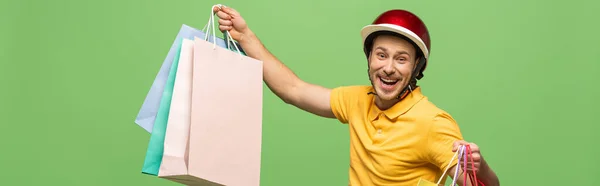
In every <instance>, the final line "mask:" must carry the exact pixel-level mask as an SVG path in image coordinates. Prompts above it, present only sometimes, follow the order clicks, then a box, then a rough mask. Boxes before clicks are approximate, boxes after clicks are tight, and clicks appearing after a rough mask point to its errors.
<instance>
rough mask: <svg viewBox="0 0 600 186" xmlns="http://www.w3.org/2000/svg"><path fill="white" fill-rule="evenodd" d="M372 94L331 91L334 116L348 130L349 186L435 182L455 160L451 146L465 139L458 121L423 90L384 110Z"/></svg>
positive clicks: (349, 89) (348, 89) (354, 90)
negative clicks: (438, 106)
mask: <svg viewBox="0 0 600 186" xmlns="http://www.w3.org/2000/svg"><path fill="white" fill-rule="evenodd" d="M371 91H373V88H372V87H371V86H345V87H338V88H335V89H333V90H332V92H331V108H332V111H333V113H334V114H335V116H336V117H337V119H338V120H339V121H340V122H342V123H345V124H348V126H349V131H350V169H349V185H352V186H368V185H407V186H416V185H417V183H418V181H419V179H426V180H429V181H431V182H433V183H435V182H437V181H438V179H439V178H440V176H441V174H442V172H443V171H444V170H445V169H446V167H447V166H448V164H449V162H450V160H451V159H452V156H453V155H454V152H452V145H453V143H454V142H455V141H456V140H462V139H463V137H462V134H461V132H460V129H459V127H458V125H457V124H456V121H454V119H453V118H452V117H451V116H450V115H449V114H448V113H446V112H445V111H444V110H442V109H440V108H437V107H436V106H435V105H434V104H433V103H431V102H429V101H428V99H427V97H426V96H424V95H423V94H422V93H421V88H416V89H414V90H413V91H412V93H410V94H409V95H407V96H406V98H404V99H403V100H402V101H401V102H399V103H397V104H396V105H394V106H393V107H392V108H389V109H387V110H384V111H382V110H380V109H378V107H377V106H376V105H375V102H374V98H375V97H374V95H372V94H370V95H369V94H368V93H369V92H371ZM454 165H456V160H455V161H453V162H452V164H450V166H454ZM446 177H447V176H444V180H443V182H442V183H445V180H446V179H445V178H446Z"/></svg>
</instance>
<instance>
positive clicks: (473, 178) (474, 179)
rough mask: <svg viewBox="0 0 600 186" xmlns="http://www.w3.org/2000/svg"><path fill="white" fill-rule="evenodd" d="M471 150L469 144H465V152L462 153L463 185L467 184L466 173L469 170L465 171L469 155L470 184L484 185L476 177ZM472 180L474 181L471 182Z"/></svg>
mask: <svg viewBox="0 0 600 186" xmlns="http://www.w3.org/2000/svg"><path fill="white" fill-rule="evenodd" d="M472 156H473V152H472V151H471V146H469V145H467V146H466V153H464V159H465V161H464V171H465V174H464V175H465V176H464V180H463V185H467V174H469V172H467V162H468V161H469V160H468V159H469V157H471V169H472V170H471V171H472V174H469V178H471V181H472V182H471V185H473V184H475V186H477V185H478V184H480V185H481V186H485V184H483V182H481V181H480V180H478V179H477V173H475V161H474V160H473V157H472ZM473 182H474V183H473Z"/></svg>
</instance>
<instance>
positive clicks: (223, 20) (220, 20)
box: [219, 19, 233, 26]
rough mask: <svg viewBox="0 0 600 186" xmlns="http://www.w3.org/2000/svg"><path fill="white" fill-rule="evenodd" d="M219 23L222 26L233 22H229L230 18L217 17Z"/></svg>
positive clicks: (230, 24)
mask: <svg viewBox="0 0 600 186" xmlns="http://www.w3.org/2000/svg"><path fill="white" fill-rule="evenodd" d="M219 24H220V25H223V26H232V25H233V22H231V20H226V19H219Z"/></svg>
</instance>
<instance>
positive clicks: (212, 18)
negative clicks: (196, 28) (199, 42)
mask: <svg viewBox="0 0 600 186" xmlns="http://www.w3.org/2000/svg"><path fill="white" fill-rule="evenodd" d="M215 7H219V9H221V8H222V7H225V5H222V4H216V5H213V6H212V7H211V8H210V17H209V18H208V23H206V25H204V28H202V31H204V32H205V33H206V35H205V36H204V40H205V41H208V37H209V36H210V35H211V34H212V37H213V49H215V48H216V47H217V36H216V31H215V30H216V29H215V13H214V12H213V11H214V9H215ZM211 27H212V32H210V28H211ZM224 36H225V37H227V38H226V39H225V40H227V42H226V43H225V45H227V48H228V49H230V50H233V49H232V48H231V45H230V43H229V42H231V43H232V44H233V46H234V47H235V50H236V51H237V52H238V54H240V55H241V54H242V53H241V51H240V49H239V48H238V46H237V44H235V41H234V40H233V37H231V34H230V33H229V31H225V33H224Z"/></svg>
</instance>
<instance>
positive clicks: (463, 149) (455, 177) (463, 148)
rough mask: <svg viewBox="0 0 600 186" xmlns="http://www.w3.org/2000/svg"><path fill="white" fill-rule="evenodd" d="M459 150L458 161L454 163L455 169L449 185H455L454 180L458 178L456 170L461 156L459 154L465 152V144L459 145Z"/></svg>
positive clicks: (458, 168)
mask: <svg viewBox="0 0 600 186" xmlns="http://www.w3.org/2000/svg"><path fill="white" fill-rule="evenodd" d="M459 151H460V152H459V153H458V157H459V158H458V162H457V163H456V169H455V171H454V177H452V184H451V186H455V185H456V180H457V179H458V171H460V162H461V161H460V157H461V156H462V155H463V154H464V152H465V146H462V145H461V146H460V147H459ZM438 185H439V183H438Z"/></svg>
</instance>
